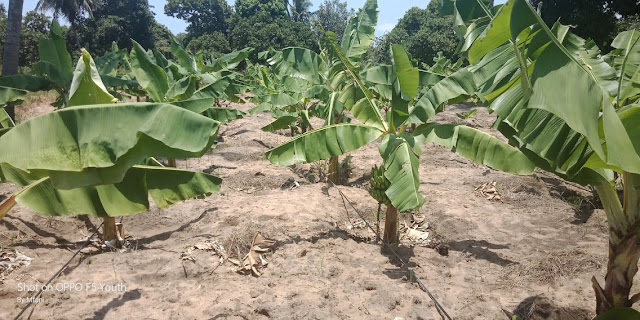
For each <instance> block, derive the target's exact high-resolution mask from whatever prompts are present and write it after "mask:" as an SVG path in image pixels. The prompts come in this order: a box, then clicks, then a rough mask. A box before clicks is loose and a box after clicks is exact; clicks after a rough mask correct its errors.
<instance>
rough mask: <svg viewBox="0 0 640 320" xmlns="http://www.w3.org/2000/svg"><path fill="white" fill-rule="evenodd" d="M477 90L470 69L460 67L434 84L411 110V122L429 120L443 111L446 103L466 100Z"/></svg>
mask: <svg viewBox="0 0 640 320" xmlns="http://www.w3.org/2000/svg"><path fill="white" fill-rule="evenodd" d="M475 92H476V83H475V81H474V77H473V75H472V74H471V72H469V70H468V69H466V68H464V69H460V70H458V71H456V72H455V73H454V74H452V75H450V76H449V77H446V78H444V79H442V80H441V81H439V82H438V83H436V84H435V85H433V86H432V87H431V88H430V89H429V90H428V91H427V92H426V93H425V94H424V95H422V97H420V99H418V101H417V102H416V103H415V104H414V106H413V108H412V109H411V110H410V111H409V114H410V116H409V120H408V121H409V122H410V123H424V122H427V121H428V120H429V119H430V118H431V117H433V116H434V115H435V114H436V113H438V112H440V111H442V107H443V106H444V105H445V104H450V103H456V102H461V101H464V100H465V99H467V98H469V97H470V96H472V95H474V94H475Z"/></svg>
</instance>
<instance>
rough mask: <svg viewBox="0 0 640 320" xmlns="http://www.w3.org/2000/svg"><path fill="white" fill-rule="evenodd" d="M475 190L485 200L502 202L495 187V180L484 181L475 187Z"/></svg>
mask: <svg viewBox="0 0 640 320" xmlns="http://www.w3.org/2000/svg"><path fill="white" fill-rule="evenodd" d="M475 191H476V192H479V193H480V194H481V195H483V196H484V197H485V198H486V199H487V200H490V201H500V202H503V201H502V196H500V193H499V192H498V188H497V187H496V182H495V181H492V182H487V183H484V184H482V185H480V186H478V187H477V188H476V189H475Z"/></svg>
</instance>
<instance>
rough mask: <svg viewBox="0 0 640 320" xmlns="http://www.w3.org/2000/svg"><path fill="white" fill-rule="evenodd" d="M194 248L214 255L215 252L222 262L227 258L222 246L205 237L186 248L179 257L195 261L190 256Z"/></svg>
mask: <svg viewBox="0 0 640 320" xmlns="http://www.w3.org/2000/svg"><path fill="white" fill-rule="evenodd" d="M195 250H202V251H206V252H211V254H212V255H216V254H217V255H219V256H220V263H222V262H224V260H228V256H227V253H226V251H225V250H224V247H223V246H222V245H221V244H219V243H218V242H217V241H215V240H213V239H207V240H205V241H203V242H200V243H198V244H196V245H194V246H192V247H189V248H187V250H186V251H184V252H183V253H182V254H180V259H182V260H189V261H193V262H195V261H196V259H195V258H194V257H193V256H192V255H193V252H194V251H195Z"/></svg>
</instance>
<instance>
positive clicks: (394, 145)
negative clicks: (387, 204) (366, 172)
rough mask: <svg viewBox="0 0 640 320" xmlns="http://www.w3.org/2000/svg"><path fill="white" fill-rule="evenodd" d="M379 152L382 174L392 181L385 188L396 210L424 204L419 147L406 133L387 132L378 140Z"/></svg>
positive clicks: (411, 208)
mask: <svg viewBox="0 0 640 320" xmlns="http://www.w3.org/2000/svg"><path fill="white" fill-rule="evenodd" d="M379 149H380V155H382V158H383V159H384V167H385V173H384V176H385V177H386V178H387V179H388V180H389V181H391V186H390V187H389V188H388V189H387V190H386V191H385V193H386V194H387V197H389V200H391V204H393V206H394V207H395V208H396V209H398V211H409V210H413V209H415V208H418V207H420V206H422V205H423V204H424V201H425V199H424V197H423V196H422V194H420V191H419V190H418V189H419V187H420V176H419V173H418V167H419V166H420V159H419V157H420V153H421V150H420V147H419V146H418V145H417V144H416V141H415V139H414V137H413V136H411V135H409V134H402V135H387V136H385V137H384V139H382V143H381V144H380V148H379Z"/></svg>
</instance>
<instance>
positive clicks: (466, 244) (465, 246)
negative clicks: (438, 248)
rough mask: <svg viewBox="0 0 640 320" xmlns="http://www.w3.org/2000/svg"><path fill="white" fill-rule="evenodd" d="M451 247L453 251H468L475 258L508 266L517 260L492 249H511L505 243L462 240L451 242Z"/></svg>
mask: <svg viewBox="0 0 640 320" xmlns="http://www.w3.org/2000/svg"><path fill="white" fill-rule="evenodd" d="M448 244H449V248H450V249H451V250H453V251H459V252H462V253H465V252H466V253H468V254H469V255H470V256H472V257H473V258H475V259H482V260H486V261H489V262H491V263H493V264H497V265H499V266H503V267H504V266H508V265H510V264H514V263H516V262H515V261H512V260H509V259H504V258H501V257H500V256H499V255H498V254H497V253H495V252H493V251H491V250H490V249H509V246H507V245H503V244H493V243H490V242H488V241H485V240H462V241H453V242H449V243H448Z"/></svg>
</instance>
